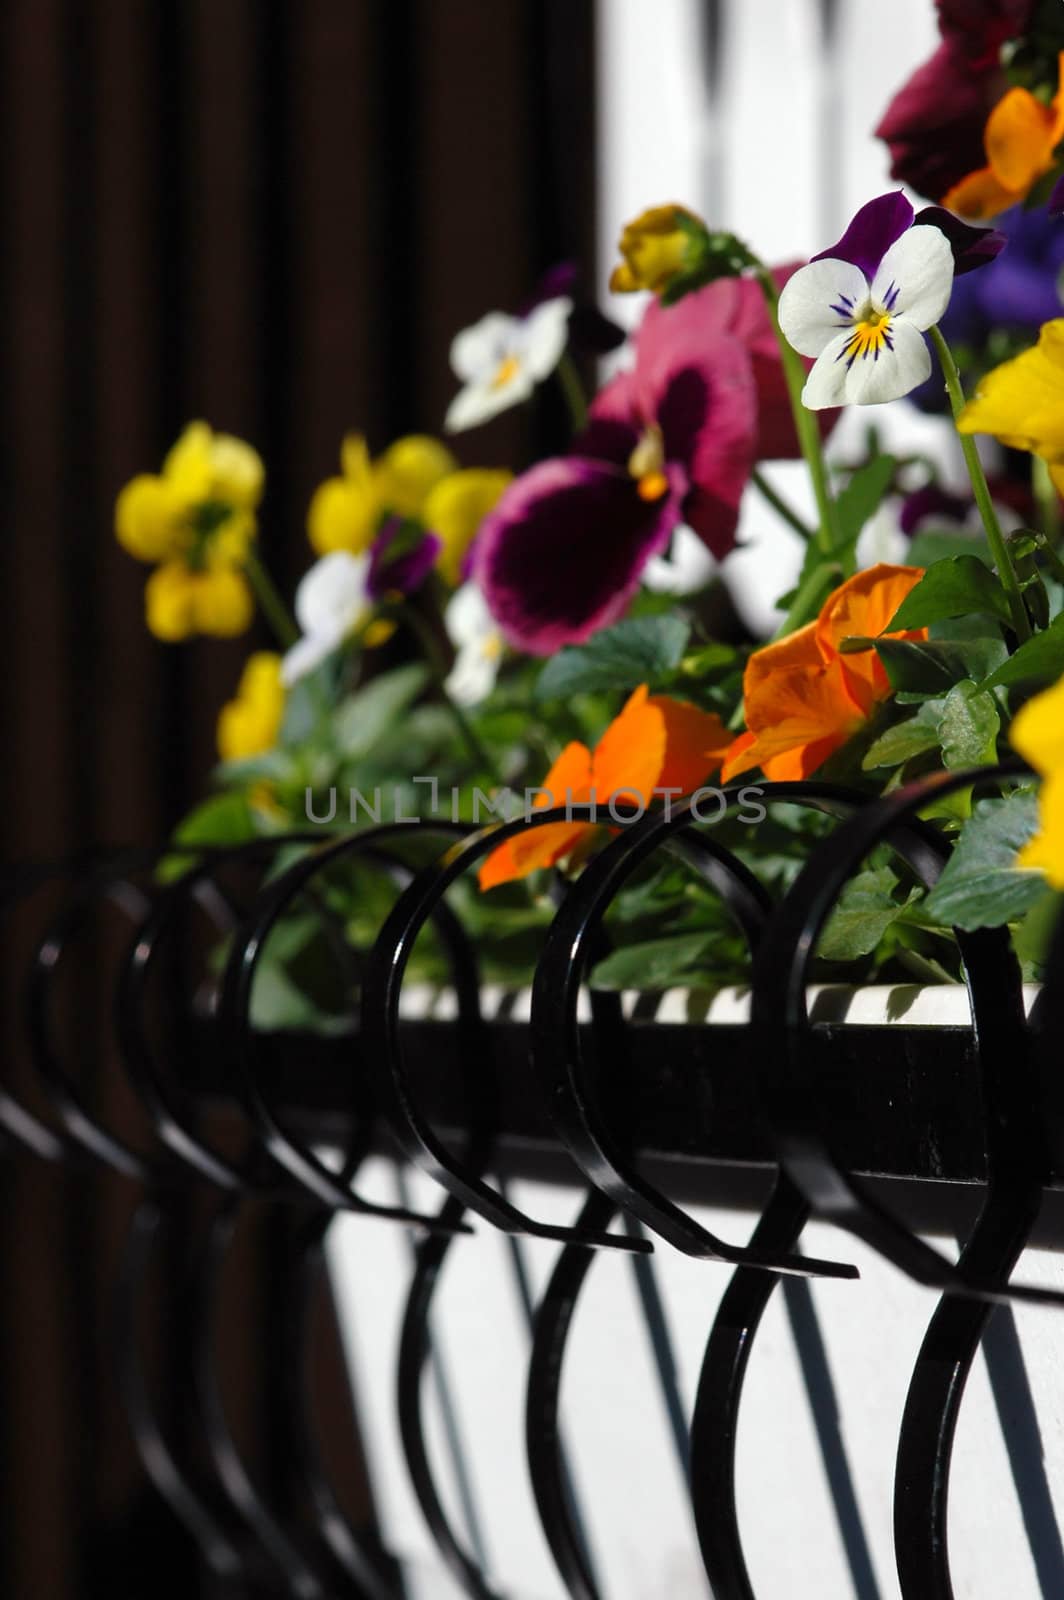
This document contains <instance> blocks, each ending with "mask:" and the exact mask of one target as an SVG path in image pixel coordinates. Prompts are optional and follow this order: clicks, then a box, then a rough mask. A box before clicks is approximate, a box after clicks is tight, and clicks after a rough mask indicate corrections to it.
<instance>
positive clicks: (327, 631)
mask: <svg viewBox="0 0 1064 1600" xmlns="http://www.w3.org/2000/svg"><path fill="white" fill-rule="evenodd" d="M368 571H369V557H368V556H365V555H362V556H353V555H352V554H351V553H350V551H348V550H333V551H332V552H331V553H330V554H329V555H327V556H322V558H321V560H320V561H316V562H315V563H314V565H313V566H312V567H311V569H310V571H309V572H308V573H307V574H306V576H305V577H304V578H303V580H302V582H301V583H300V585H299V588H298V589H297V590H296V605H295V611H296V621H297V622H298V623H299V626H300V628H301V629H302V630H303V632H304V633H305V634H310V635H312V636H313V637H314V638H321V639H328V640H329V641H330V643H329V648H330V649H332V648H333V647H334V646H335V645H337V644H339V642H340V640H341V639H342V638H343V636H344V634H345V633H348V632H349V631H350V630H351V629H352V628H353V627H354V626H355V625H356V623H358V622H359V620H360V619H361V617H362V616H363V614H364V613H365V611H366V609H367V605H368V602H367V599H366V576H367V573H368Z"/></svg>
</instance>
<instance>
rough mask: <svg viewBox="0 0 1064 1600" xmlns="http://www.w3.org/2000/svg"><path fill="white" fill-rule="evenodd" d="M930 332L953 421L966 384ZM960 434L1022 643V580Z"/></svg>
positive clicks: (1026, 632) (1026, 621)
mask: <svg viewBox="0 0 1064 1600" xmlns="http://www.w3.org/2000/svg"><path fill="white" fill-rule="evenodd" d="M929 332H930V335H931V342H932V344H933V345H934V347H935V351H936V353H937V355H938V360H939V365H940V366H941V368H942V376H943V377H944V378H945V380H946V389H947V391H948V393H949V400H950V405H951V406H952V407H953V417H954V421H956V420H957V419H958V418H959V417H960V414H961V412H962V411H963V410H964V406H965V397H964V386H963V384H962V383H961V375H960V373H959V372H958V371H957V363H956V362H955V361H954V359H953V352H952V350H951V349H950V347H949V345H948V344H947V343H946V340H945V337H944V336H943V334H942V331H941V329H940V328H931V329H929ZM958 437H959V438H960V441H961V449H962V450H963V452H964V463H965V466H966V467H967V468H968V476H969V478H970V479H971V480H972V493H973V494H974V496H975V503H976V505H977V506H978V507H979V515H980V516H981V517H982V519H983V527H984V528H985V530H986V541H987V544H988V545H989V546H990V553H991V555H992V556H993V558H994V565H995V566H996V568H997V573H998V577H999V578H1000V579H1001V584H1002V587H1003V588H1004V590H1005V595H1006V597H1007V599H1008V602H1009V611H1010V613H1011V615H1012V626H1013V631H1014V633H1015V634H1016V637H1017V639H1019V640H1020V642H1021V644H1022V643H1023V641H1024V640H1025V639H1029V638H1030V637H1031V622H1030V618H1029V617H1028V615H1027V607H1026V606H1025V605H1024V603H1023V592H1022V590H1021V589H1020V582H1019V579H1018V578H1017V576H1016V572H1015V569H1014V568H1013V565H1012V561H1011V560H1010V558H1009V550H1008V545H1007V544H1006V543H1005V535H1004V534H1003V533H1002V531H1001V524H1000V522H999V521H998V518H997V512H996V511H995V510H994V502H993V500H992V499H991V497H990V489H989V488H988V486H987V481H986V475H985V473H984V472H983V464H982V462H981V461H980V460H979V452H978V450H977V449H976V447H975V440H974V439H973V438H972V436H971V434H970V433H961V432H960V430H959V429H958Z"/></svg>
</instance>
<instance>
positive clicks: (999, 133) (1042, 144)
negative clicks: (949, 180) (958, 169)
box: [942, 51, 1064, 218]
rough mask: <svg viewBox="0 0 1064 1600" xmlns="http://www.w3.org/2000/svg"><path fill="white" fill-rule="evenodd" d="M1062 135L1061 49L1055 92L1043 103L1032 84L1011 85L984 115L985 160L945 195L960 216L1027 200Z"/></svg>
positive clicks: (1063, 61) (991, 212)
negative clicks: (1025, 86)
mask: <svg viewBox="0 0 1064 1600" xmlns="http://www.w3.org/2000/svg"><path fill="white" fill-rule="evenodd" d="M1061 139H1064V51H1062V52H1061V54H1060V56H1059V58H1058V61H1057V85H1056V93H1055V95H1054V96H1053V98H1052V100H1050V101H1049V103H1048V104H1047V103H1046V102H1045V101H1044V100H1040V99H1039V97H1038V96H1037V95H1035V94H1032V93H1031V91H1030V89H1024V88H1019V87H1016V88H1012V89H1009V90H1008V91H1007V93H1006V94H1004V95H1002V97H1001V99H1000V100H999V101H998V103H997V105H996V106H995V107H994V109H993V111H991V113H990V115H989V117H988V118H987V123H986V129H985V132H984V134H983V147H984V149H985V152H986V165H985V166H982V167H977V168H976V170H975V171H974V172H969V173H968V174H967V176H966V177H963V178H962V179H961V180H960V182H959V183H955V184H954V185H953V187H952V188H951V189H950V190H949V191H948V193H947V194H946V195H945V196H944V197H943V200H942V204H943V205H944V206H948V207H949V209H950V210H951V211H959V212H960V214H961V216H964V217H975V218H986V217H996V216H997V215H998V214H999V212H1002V211H1007V210H1008V208H1009V207H1010V206H1014V205H1016V204H1017V203H1018V202H1019V201H1021V200H1025V199H1026V198H1027V196H1028V195H1029V194H1030V192H1031V190H1032V189H1033V188H1034V186H1035V184H1036V183H1037V182H1038V181H1039V179H1040V178H1044V177H1045V176H1046V175H1047V173H1050V172H1052V171H1053V168H1054V166H1055V165H1056V154H1055V152H1056V149H1057V146H1058V145H1059V144H1060V141H1061Z"/></svg>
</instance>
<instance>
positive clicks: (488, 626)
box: [443, 582, 495, 649]
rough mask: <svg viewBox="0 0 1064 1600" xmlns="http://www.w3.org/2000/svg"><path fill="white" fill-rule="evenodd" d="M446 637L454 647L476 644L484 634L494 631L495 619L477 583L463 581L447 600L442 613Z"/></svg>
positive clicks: (459, 647)
mask: <svg viewBox="0 0 1064 1600" xmlns="http://www.w3.org/2000/svg"><path fill="white" fill-rule="evenodd" d="M443 621H444V626H445V627H446V629H447V637H448V638H449V639H450V641H451V643H452V644H453V645H454V647H455V649H461V647H462V645H466V644H477V643H479V642H480V640H481V639H483V638H484V637H485V635H487V634H490V633H494V632H495V621H494V619H493V617H492V615H491V612H490V611H489V610H488V602H487V601H486V600H485V598H484V596H483V594H482V593H481V592H480V589H479V587H478V586H477V584H475V583H472V582H469V583H463V584H462V586H461V588H460V589H456V590H455V592H454V594H453V595H452V596H451V598H450V600H448V602H447V606H446V609H445V611H444V613H443Z"/></svg>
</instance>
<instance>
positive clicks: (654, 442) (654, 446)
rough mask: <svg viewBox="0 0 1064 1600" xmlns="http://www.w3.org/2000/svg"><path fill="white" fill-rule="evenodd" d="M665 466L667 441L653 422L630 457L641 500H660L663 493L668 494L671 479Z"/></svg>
mask: <svg viewBox="0 0 1064 1600" xmlns="http://www.w3.org/2000/svg"><path fill="white" fill-rule="evenodd" d="M664 467H665V443H664V440H663V439H662V437H661V429H660V428H659V427H658V426H657V424H656V423H651V424H650V426H649V427H648V428H647V430H646V432H645V433H644V434H643V437H642V438H641V439H640V441H639V443H638V444H637V445H636V447H635V449H634V450H633V451H632V453H631V455H630V456H629V457H628V471H629V472H630V473H631V475H632V477H633V478H634V479H635V480H636V493H637V494H638V496H639V498H640V500H660V499H661V497H662V495H663V494H668V492H669V480H668V478H667V477H666V476H665V472H664Z"/></svg>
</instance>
